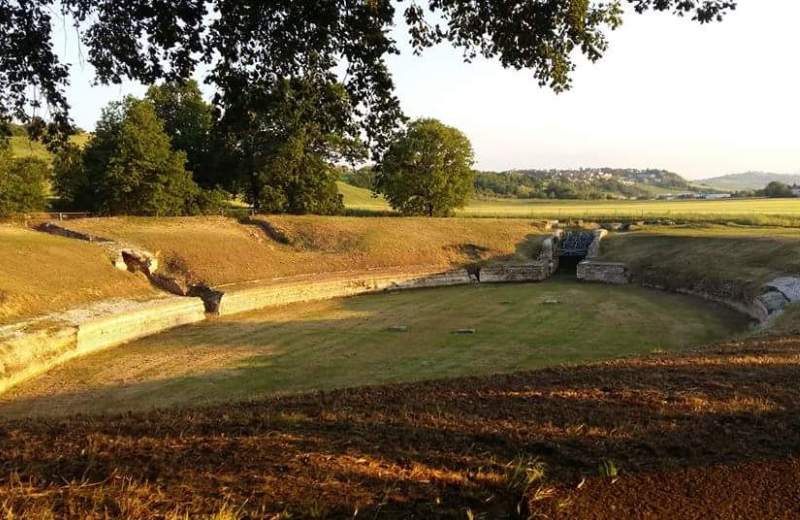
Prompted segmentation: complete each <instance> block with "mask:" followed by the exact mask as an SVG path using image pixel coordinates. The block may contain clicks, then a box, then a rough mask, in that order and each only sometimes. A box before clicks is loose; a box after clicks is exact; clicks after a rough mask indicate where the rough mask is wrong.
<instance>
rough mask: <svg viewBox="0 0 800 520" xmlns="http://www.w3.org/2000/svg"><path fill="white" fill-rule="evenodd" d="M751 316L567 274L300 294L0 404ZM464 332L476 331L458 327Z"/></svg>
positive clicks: (81, 368)
mask: <svg viewBox="0 0 800 520" xmlns="http://www.w3.org/2000/svg"><path fill="white" fill-rule="evenodd" d="M548 299H556V300H558V301H559V302H560V303H557V304H546V303H545V301H546V300H548ZM392 326H406V327H408V330H407V332H392V331H390V330H389V328H390V327H392ZM745 326H746V320H744V319H743V318H742V317H741V316H740V315H737V314H735V313H733V312H731V311H728V310H726V309H723V308H721V307H719V306H716V305H713V304H709V303H706V302H704V301H701V300H697V299H693V298H689V297H685V296H679V295H674V294H664V293H660V292H654V291H648V290H644V289H640V288H636V287H619V288H615V287H609V286H602V285H587V284H578V283H577V282H574V281H572V280H561V279H558V280H551V281H549V282H546V283H543V284H526V285H496V286H486V285H483V286H477V287H452V288H442V289H434V290H420V291H409V292H401V293H396V294H382V295H372V296H362V297H354V298H348V299H339V300H332V301H324V302H316V303H302V304H296V305H290V306H286V307H283V308H278V309H271V310H264V311H258V312H254V313H249V314H245V315H240V316H235V317H230V318H225V319H219V320H213V321H210V322H204V323H201V324H198V325H196V326H190V327H184V328H181V329H177V330H174V331H171V332H168V333H165V334H161V335H158V336H153V337H149V338H146V339H143V340H140V341H137V342H135V343H132V344H129V345H126V346H123V347H120V348H117V349H113V350H109V351H105V352H101V353H98V354H96V355H92V356H89V357H86V358H83V359H80V360H77V361H75V362H72V363H70V364H68V365H65V366H63V367H61V368H57V369H55V370H53V371H52V372H50V373H49V374H47V375H45V376H43V377H41V378H39V379H37V380H34V381H31V382H29V383H27V384H24V385H23V386H21V387H18V388H17V389H15V390H12V391H11V392H10V393H8V394H6V395H5V396H4V397H3V399H4V400H6V403H5V404H4V405H2V406H0V414H20V413H21V414H24V413H27V412H28V411H30V410H36V411H37V412H39V413H55V414H57V413H63V411H64V410H70V411H71V412H80V411H86V412H109V411H119V410H126V409H136V408H148V407H151V406H165V405H190V404H191V405H196V404H198V403H204V402H212V401H220V400H223V401H224V400H237V399H246V398H251V397H257V396H263V395H267V394H274V393H284V392H301V391H308V390H319V389H322V390H327V389H333V388H340V387H354V386H361V385H369V384H379V383H399V382H409V381H418V380H427V379H439V378H449V377H455V376H466V375H485V374H491V373H498V372H512V371H518V370H524V369H534V368H540V367H546V366H552V365H559V364H563V363H568V364H573V363H583V362H588V361H599V360H605V359H610V358H619V357H624V356H632V355H641V354H646V353H649V352H651V351H654V350H656V349H658V350H664V351H672V350H676V349H680V348H682V347H686V346H692V345H698V344H703V343H707V342H711V341H714V340H719V339H722V338H725V337H728V336H730V335H732V334H734V333H737V332H740V331H741V330H743V328H744V327H745ZM466 328H469V329H475V330H476V334H473V335H459V334H454V333H453V331H455V330H457V329H466ZM0 402H2V401H0Z"/></svg>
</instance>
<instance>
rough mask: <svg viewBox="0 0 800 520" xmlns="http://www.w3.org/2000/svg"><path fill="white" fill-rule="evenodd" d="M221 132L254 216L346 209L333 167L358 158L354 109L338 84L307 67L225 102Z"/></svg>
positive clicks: (361, 154)
mask: <svg viewBox="0 0 800 520" xmlns="http://www.w3.org/2000/svg"><path fill="white" fill-rule="evenodd" d="M225 103H226V104H225V110H224V116H223V118H222V121H221V127H222V129H223V132H224V133H225V135H226V136H227V137H226V143H227V149H228V156H229V157H230V158H231V159H230V162H231V164H232V165H233V170H234V171H235V172H236V173H237V178H238V179H239V180H240V186H241V189H242V191H243V192H244V194H245V198H246V199H247V200H248V201H249V202H250V203H252V204H253V206H254V208H255V210H256V211H259V212H272V213H317V214H334V213H341V212H342V211H343V210H344V204H343V202H342V199H341V197H340V195H339V193H338V190H337V187H336V180H337V179H338V173H337V170H336V168H335V167H334V164H335V163H337V162H342V161H349V162H354V161H356V160H360V159H363V158H364V156H365V148H364V146H363V144H362V143H361V140H360V138H359V127H358V126H357V125H356V124H354V123H353V117H352V113H353V111H354V110H355V107H354V106H353V104H352V102H351V100H350V98H349V97H348V95H347V92H346V90H345V89H344V87H343V86H342V85H341V84H339V83H336V82H335V81H333V79H332V78H330V77H329V73H328V72H326V71H324V70H319V69H316V70H314V67H313V65H312V66H310V67H309V72H308V73H307V74H306V75H305V76H304V77H302V78H295V79H291V80H283V81H281V82H279V83H278V85H277V86H276V87H275V88H274V89H272V90H267V89H266V88H265V87H264V88H262V86H260V85H250V86H248V87H244V88H242V90H240V91H239V93H238V94H237V95H235V96H231V97H229V98H226V100H225Z"/></svg>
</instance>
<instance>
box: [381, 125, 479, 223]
mask: <svg viewBox="0 0 800 520" xmlns="http://www.w3.org/2000/svg"><path fill="white" fill-rule="evenodd" d="M474 162H475V157H474V153H473V151H472V145H471V144H470V142H469V139H467V136H465V135H464V134H463V133H462V132H461V131H460V130H458V129H457V128H453V127H450V126H447V125H444V124H442V123H441V122H440V121H437V120H436V119H419V120H417V121H414V122H412V123H411V124H410V125H408V128H407V129H406V131H405V132H404V133H403V134H402V135H400V136H398V138H397V139H396V140H395V141H394V142H392V144H391V145H390V146H389V149H388V150H387V152H386V154H384V156H383V161H382V162H381V164H380V165H379V168H378V175H377V179H376V188H377V189H378V191H379V192H380V193H383V195H384V196H385V197H386V200H388V201H389V204H390V205H391V206H392V207H393V208H394V209H396V210H398V211H400V212H401V213H403V214H404V215H427V216H429V217H444V216H447V215H450V214H451V213H452V212H453V210H454V209H456V208H463V207H464V205H466V203H467V200H468V199H469V196H470V195H472V191H473V187H474V183H475V175H474V173H473V171H472V165H473V164H474Z"/></svg>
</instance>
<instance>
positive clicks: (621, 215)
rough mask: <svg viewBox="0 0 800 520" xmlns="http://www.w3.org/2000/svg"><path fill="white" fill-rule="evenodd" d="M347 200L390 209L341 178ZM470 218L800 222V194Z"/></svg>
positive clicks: (496, 203)
mask: <svg viewBox="0 0 800 520" xmlns="http://www.w3.org/2000/svg"><path fill="white" fill-rule="evenodd" d="M340 190H341V191H342V193H343V194H344V196H345V199H344V200H345V205H346V206H347V207H348V208H350V209H354V210H360V211H388V210H389V208H388V206H387V205H386V204H385V202H384V201H382V200H380V199H370V192H369V190H365V189H363V188H356V187H354V186H349V185H346V184H344V183H340ZM457 214H458V215H459V216H462V217H464V216H466V217H523V218H547V219H562V220H569V219H581V218H582V219H588V220H617V219H620V220H623V219H627V220H640V219H673V220H678V221H687V222H718V223H727V222H736V223H739V224H749V225H791V226H800V199H735V200H674V201H656V200H645V201H632V200H542V199H475V200H472V201H470V203H469V204H468V205H467V207H466V208H464V209H463V210H459V211H458V212H457Z"/></svg>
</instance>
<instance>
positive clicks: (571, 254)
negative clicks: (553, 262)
mask: <svg viewBox="0 0 800 520" xmlns="http://www.w3.org/2000/svg"><path fill="white" fill-rule="evenodd" d="M593 240H594V234H593V233H592V232H591V231H584V230H570V231H566V232H565V233H564V235H563V236H562V237H561V240H560V242H559V244H558V273H559V274H562V275H570V276H575V275H576V274H577V272H578V264H579V263H580V262H582V261H583V260H584V259H585V258H586V255H587V254H588V253H589V246H590V245H591V244H592V241H593Z"/></svg>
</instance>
